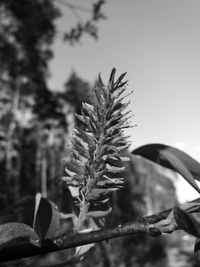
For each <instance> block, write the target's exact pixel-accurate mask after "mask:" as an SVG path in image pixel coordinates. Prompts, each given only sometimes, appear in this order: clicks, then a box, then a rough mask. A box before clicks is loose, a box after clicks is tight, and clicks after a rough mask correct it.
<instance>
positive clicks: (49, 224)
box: [33, 197, 60, 240]
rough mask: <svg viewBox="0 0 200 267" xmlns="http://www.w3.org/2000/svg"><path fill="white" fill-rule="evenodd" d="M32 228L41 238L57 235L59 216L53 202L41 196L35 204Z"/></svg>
mask: <svg viewBox="0 0 200 267" xmlns="http://www.w3.org/2000/svg"><path fill="white" fill-rule="evenodd" d="M36 204H37V203H36ZM33 229H34V230H35V232H36V233H37V234H38V236H39V237H40V239H41V240H42V239H49V238H52V237H56V236H58V235H59V229H60V218H59V213H58V210H57V209H56V206H55V204H53V203H52V202H50V201H49V200H48V199H46V198H43V197H41V198H40V201H39V203H38V205H36V211H35V216H34V222H33Z"/></svg>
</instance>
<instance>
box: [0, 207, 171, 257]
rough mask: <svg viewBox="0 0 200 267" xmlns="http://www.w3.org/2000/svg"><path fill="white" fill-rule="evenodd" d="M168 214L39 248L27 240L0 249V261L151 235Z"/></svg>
mask: <svg viewBox="0 0 200 267" xmlns="http://www.w3.org/2000/svg"><path fill="white" fill-rule="evenodd" d="M170 212H171V210H166V211H162V212H160V213H158V214H155V215H151V216H147V217H144V218H142V219H140V220H136V221H133V222H130V223H127V224H124V225H118V226H117V227H113V228H110V229H105V230H98V231H92V232H89V233H78V234H74V233H70V234H65V235H62V236H60V237H58V238H54V239H52V240H49V239H46V240H42V242H41V247H39V246H34V245H32V244H31V243H30V241H28V240H27V241H24V242H21V243H20V242H19V244H17V245H16V243H15V242H13V245H12V244H10V246H9V247H8V246H5V247H3V246H2V247H1V250H0V261H1V262H2V261H9V260H14V259H19V258H26V257H32V256H36V255H41V254H45V253H50V252H54V251H59V250H64V249H69V248H73V247H77V246H81V245H85V244H89V243H94V242H99V241H103V240H109V239H112V238H116V237H120V236H125V235H130V234H137V233H146V234H150V235H151V234H152V231H151V224H154V223H156V222H158V221H161V220H163V219H166V218H167V216H168V215H169V213H170ZM152 229H153V227H152ZM8 251H9V253H8Z"/></svg>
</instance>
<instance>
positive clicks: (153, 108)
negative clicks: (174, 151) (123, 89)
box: [49, 0, 200, 197]
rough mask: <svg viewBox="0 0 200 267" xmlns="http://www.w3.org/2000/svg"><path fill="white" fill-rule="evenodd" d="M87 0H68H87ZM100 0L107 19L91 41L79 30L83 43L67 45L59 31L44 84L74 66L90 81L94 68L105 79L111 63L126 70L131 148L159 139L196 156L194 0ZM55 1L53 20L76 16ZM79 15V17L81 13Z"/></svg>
mask: <svg viewBox="0 0 200 267" xmlns="http://www.w3.org/2000/svg"><path fill="white" fill-rule="evenodd" d="M64 1H67V0H63V2H64ZM67 2H68V3H69V2H70V0H68V1H67ZM93 2H94V1H92V0H88V1H84V4H83V1H81V0H73V1H71V3H73V4H78V5H82V6H83V5H84V6H85V7H86V6H89V5H90V3H93ZM106 2H107V3H106V4H105V5H104V8H103V11H104V13H105V14H106V16H107V20H105V21H102V22H101V23H100V24H99V40H98V41H97V42H96V41H94V40H93V39H91V38H89V37H86V36H85V37H84V38H83V39H82V40H81V44H78V45H76V46H73V47H70V46H69V45H68V44H66V43H63V42H62V39H61V38H59V35H58V38H57V39H56V41H55V44H54V46H53V48H54V54H55V57H54V59H53V60H52V62H51V64H50V72H51V78H50V79H49V85H50V87H51V88H52V89H61V88H63V84H64V83H65V82H66V80H67V78H68V77H69V76H70V74H71V73H72V71H76V73H77V74H78V75H79V76H80V77H82V78H83V79H85V80H87V81H89V82H91V83H93V82H94V81H95V79H96V77H97V75H98V73H100V72H101V75H102V79H103V80H104V82H105V83H106V82H107V80H108V77H109V74H110V71H111V69H112V68H113V67H116V69H117V74H118V75H120V74H121V73H123V72H127V79H128V80H129V83H128V84H129V85H128V89H127V90H128V91H131V90H133V94H132V95H131V97H130V100H131V104H130V109H131V110H133V113H134V118H133V122H132V124H137V127H134V128H132V129H129V130H128V131H127V134H128V135H131V141H132V148H136V147H138V146H141V145H144V144H147V143H164V144H167V145H173V146H176V147H178V148H180V149H182V150H184V151H185V152H187V153H188V154H190V155H191V156H193V157H195V158H196V159H197V160H199V161H200V138H199V136H200V119H199V116H200V104H199V103H200V75H199V74H200V16H199V11H200V1H199V0H124V1H122V0H107V1H106ZM58 7H60V8H61V11H62V13H63V17H62V18H61V19H59V20H58V21H57V25H58V28H59V31H60V32H64V31H67V30H68V29H70V26H71V25H73V24H74V23H76V20H77V18H76V17H75V16H74V14H73V13H72V12H71V10H70V9H68V8H67V7H65V6H63V5H60V4H59V3H58ZM80 15H81V16H82V18H83V20H84V18H85V14H82V13H80ZM86 16H87V14H86ZM181 188H182V190H184V191H185V188H186V187H185V185H184V186H183V185H181ZM184 191H182V194H183V193H184ZM186 191H187V190H186ZM191 195H194V192H193V191H191V192H190V191H189V193H188V196H189V197H190V196H191Z"/></svg>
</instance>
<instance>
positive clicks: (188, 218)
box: [174, 207, 200, 237]
mask: <svg viewBox="0 0 200 267" xmlns="http://www.w3.org/2000/svg"><path fill="white" fill-rule="evenodd" d="M174 219H175V221H176V223H177V225H178V227H179V228H180V229H182V230H184V231H185V232H187V233H188V234H190V235H193V236H196V237H200V223H199V222H198V221H197V220H195V219H194V217H193V216H192V215H190V214H188V213H187V212H185V211H183V210H182V209H180V208H178V207H176V208H174Z"/></svg>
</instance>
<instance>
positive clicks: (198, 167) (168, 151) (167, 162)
mask: <svg viewBox="0 0 200 267" xmlns="http://www.w3.org/2000/svg"><path fill="white" fill-rule="evenodd" d="M132 154H134V155H139V156H142V157H144V158H146V159H148V160H151V161H153V162H155V163H157V164H159V165H161V166H164V167H166V168H169V169H171V170H173V171H175V172H178V173H179V174H181V175H182V176H183V177H184V178H185V179H186V180H187V181H188V182H189V183H190V184H191V185H192V186H193V187H194V188H195V189H196V190H197V191H198V192H200V189H199V187H198V185H197V184H196V182H195V179H197V180H200V164H199V162H197V161H196V160H195V159H193V158H192V157H190V156H189V155H187V154H186V153H185V152H183V151H181V150H179V149H177V148H175V147H172V146H166V145H163V144H148V145H144V146H141V147H139V148H137V149H135V150H133V152H132Z"/></svg>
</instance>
